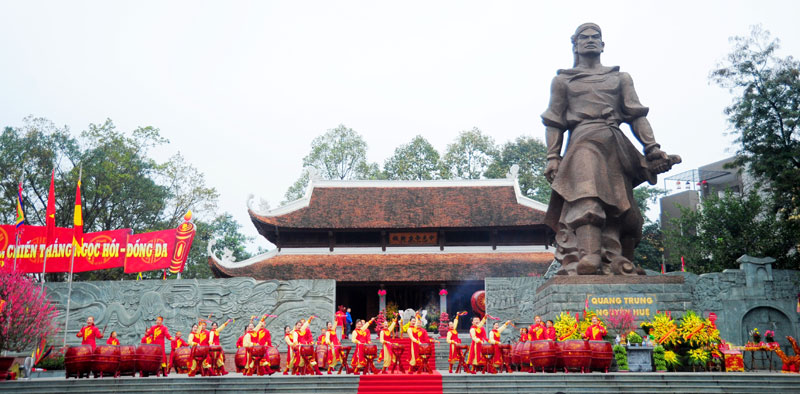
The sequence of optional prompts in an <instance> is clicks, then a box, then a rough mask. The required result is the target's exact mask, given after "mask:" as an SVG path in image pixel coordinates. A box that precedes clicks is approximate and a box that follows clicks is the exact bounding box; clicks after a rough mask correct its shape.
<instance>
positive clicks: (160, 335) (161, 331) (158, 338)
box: [144, 324, 172, 367]
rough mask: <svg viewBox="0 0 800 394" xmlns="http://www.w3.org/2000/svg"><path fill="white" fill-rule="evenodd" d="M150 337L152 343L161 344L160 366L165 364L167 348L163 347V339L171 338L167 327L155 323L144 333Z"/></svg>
mask: <svg viewBox="0 0 800 394" xmlns="http://www.w3.org/2000/svg"><path fill="white" fill-rule="evenodd" d="M144 335H145V336H148V337H150V338H151V339H152V341H153V342H152V343H153V344H156V345H158V346H161V366H162V367H166V366H167V349H166V348H165V347H164V339H169V340H170V341H171V340H172V336H171V335H169V328H167V326H165V325H163V324H160V325H159V324H155V325H153V326H151V327H150V328H148V329H147V332H145V334H144Z"/></svg>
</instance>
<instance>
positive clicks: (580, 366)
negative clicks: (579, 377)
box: [561, 339, 592, 372]
mask: <svg viewBox="0 0 800 394" xmlns="http://www.w3.org/2000/svg"><path fill="white" fill-rule="evenodd" d="M561 358H562V359H563V360H564V368H567V369H569V370H570V371H576V372H577V371H588V370H589V367H591V365H592V349H590V348H589V341H584V340H580V339H575V340H569V341H564V342H561Z"/></svg>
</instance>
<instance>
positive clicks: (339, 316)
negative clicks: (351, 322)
mask: <svg viewBox="0 0 800 394" xmlns="http://www.w3.org/2000/svg"><path fill="white" fill-rule="evenodd" d="M345 324H347V313H345V311H344V305H339V309H338V310H337V311H336V328H339V327H341V328H342V340H343V341H344V340H345V339H347V328H345Z"/></svg>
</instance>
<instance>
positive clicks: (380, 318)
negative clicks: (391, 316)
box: [375, 310, 386, 330]
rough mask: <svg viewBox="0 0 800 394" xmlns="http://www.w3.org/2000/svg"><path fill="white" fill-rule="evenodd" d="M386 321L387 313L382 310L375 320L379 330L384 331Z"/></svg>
mask: <svg viewBox="0 0 800 394" xmlns="http://www.w3.org/2000/svg"><path fill="white" fill-rule="evenodd" d="M385 321H386V312H385V311H383V310H381V311H379V312H378V316H377V317H376V318H375V325H376V327H378V330H383V322H385Z"/></svg>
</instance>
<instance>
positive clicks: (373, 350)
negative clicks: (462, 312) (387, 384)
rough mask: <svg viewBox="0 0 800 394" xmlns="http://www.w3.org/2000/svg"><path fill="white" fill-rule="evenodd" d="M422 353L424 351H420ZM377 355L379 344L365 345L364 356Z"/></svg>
mask: <svg viewBox="0 0 800 394" xmlns="http://www.w3.org/2000/svg"><path fill="white" fill-rule="evenodd" d="M420 353H422V351H420ZM428 354H430V353H428ZM377 356H378V346H376V345H372V344H369V345H364V357H372V358H375V357H377Z"/></svg>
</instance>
